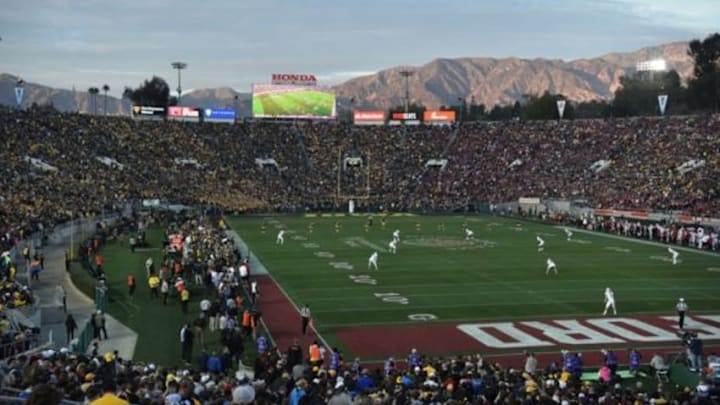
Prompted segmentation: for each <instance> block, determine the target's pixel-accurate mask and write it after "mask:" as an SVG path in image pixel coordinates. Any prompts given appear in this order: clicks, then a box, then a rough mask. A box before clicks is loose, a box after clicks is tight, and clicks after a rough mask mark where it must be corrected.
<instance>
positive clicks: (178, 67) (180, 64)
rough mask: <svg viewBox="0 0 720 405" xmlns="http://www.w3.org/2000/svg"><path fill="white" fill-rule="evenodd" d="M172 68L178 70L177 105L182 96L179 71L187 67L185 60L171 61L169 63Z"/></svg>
mask: <svg viewBox="0 0 720 405" xmlns="http://www.w3.org/2000/svg"><path fill="white" fill-rule="evenodd" d="M170 65H171V66H172V67H173V69H176V70H177V72H178V87H177V94H178V95H177V99H178V102H177V103H178V105H180V97H181V96H182V87H181V86H180V71H182V70H183V69H187V63H185V62H173V63H171V64H170Z"/></svg>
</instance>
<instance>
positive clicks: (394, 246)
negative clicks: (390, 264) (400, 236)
mask: <svg viewBox="0 0 720 405" xmlns="http://www.w3.org/2000/svg"><path fill="white" fill-rule="evenodd" d="M388 251H390V253H392V254H395V253H397V241H396V240H395V239H393V240H391V241H390V243H388Z"/></svg>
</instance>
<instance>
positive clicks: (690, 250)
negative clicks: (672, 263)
mask: <svg viewBox="0 0 720 405" xmlns="http://www.w3.org/2000/svg"><path fill="white" fill-rule="evenodd" d="M554 228H556V229H563V228H564V227H562V226H555V227H554ZM572 230H573V231H574V232H580V233H584V234H586V235H595V236H602V237H604V238H609V239H615V240H621V241H625V242H634V243H638V244H641V245H646V246H653V247H661V248H667V247H672V248H673V249H676V250H682V251H683V252H688V253H697V254H699V255H704V256H710V257H715V258H720V254H718V253H713V252H707V251H705V250H698V249H693V248H689V247H685V246H677V245H671V244H666V243H660V242H655V241H651V240H644V239H635V238H629V237H627V236H618V235H611V234H607V233H603V232H596V231H588V230H586V229H579V228H572Z"/></svg>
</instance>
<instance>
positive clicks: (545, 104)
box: [521, 91, 574, 120]
mask: <svg viewBox="0 0 720 405" xmlns="http://www.w3.org/2000/svg"><path fill="white" fill-rule="evenodd" d="M525 98H526V100H527V102H526V103H525V105H524V106H523V110H522V113H521V117H522V118H523V119H526V120H554V119H558V118H559V115H558V110H557V101H558V100H564V99H565V96H563V95H562V94H551V93H550V92H549V91H546V92H545V93H543V95H541V96H536V95H527V96H525ZM563 118H569V119H572V118H574V111H573V107H572V105H571V104H570V103H569V102H568V103H566V104H565V111H564V113H563Z"/></svg>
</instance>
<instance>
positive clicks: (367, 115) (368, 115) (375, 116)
mask: <svg viewBox="0 0 720 405" xmlns="http://www.w3.org/2000/svg"><path fill="white" fill-rule="evenodd" d="M353 123H354V124H355V125H383V124H384V123H385V111H380V110H373V111H368V110H365V111H363V110H355V111H353Z"/></svg>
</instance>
